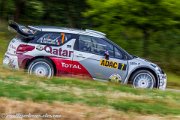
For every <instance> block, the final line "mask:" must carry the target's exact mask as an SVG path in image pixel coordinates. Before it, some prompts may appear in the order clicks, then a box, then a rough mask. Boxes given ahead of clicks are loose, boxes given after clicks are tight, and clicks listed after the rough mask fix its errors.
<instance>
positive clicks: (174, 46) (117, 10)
mask: <svg viewBox="0 0 180 120" xmlns="http://www.w3.org/2000/svg"><path fill="white" fill-rule="evenodd" d="M179 6H180V1H178V0H0V19H4V20H8V19H14V20H15V21H18V22H20V23H24V24H38V25H45V24H47V25H58V26H64V27H75V28H80V29H81V28H91V29H96V30H100V31H102V32H105V33H106V34H107V36H108V38H110V39H111V40H113V41H114V42H116V43H117V44H119V45H120V46H121V47H123V48H125V49H126V50H127V51H128V52H130V53H133V54H136V55H139V56H143V57H146V58H149V59H151V60H153V61H154V62H157V63H158V64H161V66H164V68H166V69H169V70H172V71H175V72H177V73H180V70H179V68H180V30H179V27H180V9H179Z"/></svg>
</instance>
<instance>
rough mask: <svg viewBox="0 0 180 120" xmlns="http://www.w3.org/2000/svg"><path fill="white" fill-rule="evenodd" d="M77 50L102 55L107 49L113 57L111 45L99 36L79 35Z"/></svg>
mask: <svg viewBox="0 0 180 120" xmlns="http://www.w3.org/2000/svg"><path fill="white" fill-rule="evenodd" d="M79 50H80V51H83V52H89V53H93V54H98V55H102V56H103V55H104V53H105V52H106V51H108V52H109V54H110V57H114V50H113V45H112V44H110V43H108V42H107V41H105V40H103V39H101V38H96V37H91V36H85V35H81V36H80V37H79Z"/></svg>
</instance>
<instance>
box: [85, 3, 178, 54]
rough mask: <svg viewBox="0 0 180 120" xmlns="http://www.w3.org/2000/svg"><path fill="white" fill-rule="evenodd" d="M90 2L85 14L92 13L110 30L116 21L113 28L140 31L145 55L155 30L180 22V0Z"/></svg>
mask: <svg viewBox="0 0 180 120" xmlns="http://www.w3.org/2000/svg"><path fill="white" fill-rule="evenodd" d="M88 3H89V5H90V6H91V8H90V9H89V10H88V11H87V12H86V13H85V15H86V16H88V17H92V20H94V24H95V25H97V26H98V27H103V29H107V30H106V31H109V30H110V29H109V26H111V25H112V24H114V27H113V28H111V29H115V30H114V31H119V32H120V30H119V27H125V29H126V28H127V29H128V28H133V29H135V30H138V31H140V33H141V35H142V40H143V56H144V57H147V56H148V55H149V50H148V48H149V44H150V43H149V39H150V37H151V36H152V34H153V33H155V32H158V31H165V30H169V29H172V28H177V26H179V25H180V14H179V13H180V9H179V6H180V2H179V1H176V0H105V1H101V0H99V1H97V0H88ZM97 5H98V6H97ZM105 26H106V27H105ZM121 31H122V30H121Z"/></svg>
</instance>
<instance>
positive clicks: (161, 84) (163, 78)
mask: <svg viewBox="0 0 180 120" xmlns="http://www.w3.org/2000/svg"><path fill="white" fill-rule="evenodd" d="M158 81H159V85H158V86H159V89H161V90H165V89H166V86H167V76H166V74H158Z"/></svg>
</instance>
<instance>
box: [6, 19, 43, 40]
mask: <svg viewBox="0 0 180 120" xmlns="http://www.w3.org/2000/svg"><path fill="white" fill-rule="evenodd" d="M8 29H9V30H13V31H16V32H17V33H18V34H20V35H21V36H23V37H25V38H33V37H34V34H35V33H36V32H37V31H42V30H41V29H39V28H37V27H33V26H27V27H26V26H23V25H20V24H18V23H16V22H14V21H12V20H10V21H9V26H8Z"/></svg>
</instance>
